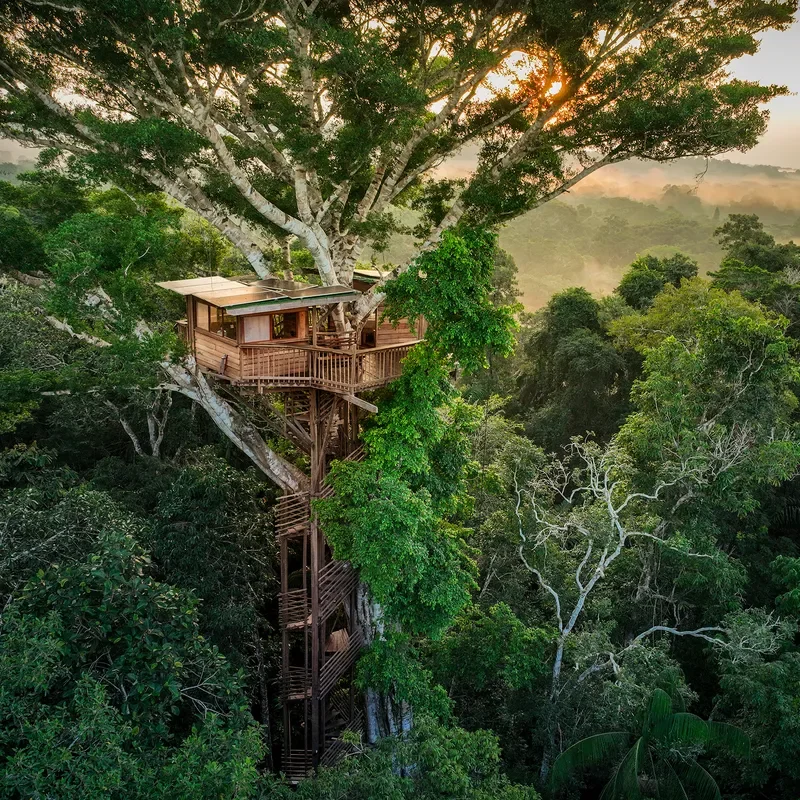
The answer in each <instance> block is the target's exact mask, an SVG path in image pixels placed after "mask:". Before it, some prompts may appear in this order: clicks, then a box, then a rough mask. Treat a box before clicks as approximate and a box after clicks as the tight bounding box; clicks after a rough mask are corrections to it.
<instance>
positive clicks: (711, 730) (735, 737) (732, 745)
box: [707, 722, 750, 758]
mask: <svg viewBox="0 0 800 800" xmlns="http://www.w3.org/2000/svg"><path fill="white" fill-rule="evenodd" d="M707 724H708V743H709V744H711V745H719V746H721V747H724V748H725V749H726V750H728V751H729V752H730V753H732V754H733V755H736V756H741V757H742V758H749V757H750V737H749V736H748V735H747V734H746V733H745V732H744V731H743V730H742V729H741V728H737V727H736V726H735V725H728V724H727V723H726V722H709V723H707Z"/></svg>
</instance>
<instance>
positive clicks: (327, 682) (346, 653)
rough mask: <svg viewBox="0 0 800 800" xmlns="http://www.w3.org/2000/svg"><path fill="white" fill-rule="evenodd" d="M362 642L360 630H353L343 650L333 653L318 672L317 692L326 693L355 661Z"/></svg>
mask: <svg viewBox="0 0 800 800" xmlns="http://www.w3.org/2000/svg"><path fill="white" fill-rule="evenodd" d="M362 643H363V640H362V637H361V631H358V630H356V631H353V633H351V634H350V639H349V641H348V643H347V648H346V649H345V650H339V651H338V652H337V653H334V654H333V655H332V656H331V657H330V658H329V659H328V660H327V661H326V662H325V663H324V664H323V665H322V669H321V670H320V673H319V692H320V694H321V695H323V696H324V695H326V694H327V693H328V692H329V691H330V690H331V689H333V687H334V686H335V685H336V682H337V681H338V680H339V678H341V677H342V675H344V674H345V672H347V670H348V669H350V667H352V666H353V664H355V663H356V659H357V658H358V654H359V653H360V652H361V645H362Z"/></svg>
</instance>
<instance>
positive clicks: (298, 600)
mask: <svg viewBox="0 0 800 800" xmlns="http://www.w3.org/2000/svg"><path fill="white" fill-rule="evenodd" d="M278 611H279V617H280V624H281V627H283V628H286V629H287V630H293V629H297V628H303V627H305V626H306V625H310V624H311V616H310V612H311V608H310V603H309V598H308V594H307V592H306V590H305V589H294V590H292V591H290V592H281V593H280V594H279V595H278Z"/></svg>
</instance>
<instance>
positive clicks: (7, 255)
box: [0, 206, 47, 272]
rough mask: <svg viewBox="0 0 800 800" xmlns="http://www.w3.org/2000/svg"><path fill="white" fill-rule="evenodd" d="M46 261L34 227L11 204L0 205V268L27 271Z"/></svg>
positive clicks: (35, 268)
mask: <svg viewBox="0 0 800 800" xmlns="http://www.w3.org/2000/svg"><path fill="white" fill-rule="evenodd" d="M46 263H47V257H46V256H45V252H44V247H43V246H42V241H41V238H40V236H39V235H38V234H37V232H36V229H35V228H34V227H33V225H31V223H30V222H28V220H27V219H25V217H24V216H22V214H20V212H19V211H18V210H17V209H16V208H13V207H12V206H0V269H3V270H4V271H8V270H20V271H22V272H29V271H31V270H41V269H42V267H44V265H45V264H46Z"/></svg>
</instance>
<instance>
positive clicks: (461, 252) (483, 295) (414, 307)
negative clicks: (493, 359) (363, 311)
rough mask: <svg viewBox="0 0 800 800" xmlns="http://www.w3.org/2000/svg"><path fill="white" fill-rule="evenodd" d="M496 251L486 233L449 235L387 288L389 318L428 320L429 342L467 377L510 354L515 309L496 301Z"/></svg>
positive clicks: (463, 231)
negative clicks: (488, 359)
mask: <svg viewBox="0 0 800 800" xmlns="http://www.w3.org/2000/svg"><path fill="white" fill-rule="evenodd" d="M496 247H497V237H496V235H495V234H493V233H491V232H489V231H486V230H483V229H472V228H465V229H460V230H458V231H447V232H446V233H445V234H444V236H443V237H442V241H441V243H440V244H439V246H438V247H437V248H436V249H435V250H431V251H429V252H426V253H423V254H422V255H420V256H419V257H418V258H417V259H416V260H415V261H414V263H413V265H412V266H411V267H410V268H409V269H408V270H407V271H406V272H404V273H403V274H401V275H400V276H398V277H397V278H396V279H395V280H393V281H391V282H390V283H388V284H387V286H386V315H387V316H388V317H389V319H392V320H395V321H396V320H400V319H402V318H403V317H407V318H408V319H409V320H412V321H413V320H416V319H417V318H418V317H420V316H424V317H425V320H426V322H427V324H428V328H427V331H426V334H425V335H426V340H427V341H428V342H429V343H430V345H431V346H432V347H433V348H435V350H436V352H437V353H438V354H439V355H440V357H447V356H453V357H454V358H455V360H456V362H457V363H458V364H459V365H460V366H461V367H462V368H463V369H465V370H466V371H468V372H470V371H474V370H476V369H478V368H479V367H484V366H486V354H487V351H493V352H495V353H497V354H498V355H500V356H507V355H509V354H510V353H511V351H512V349H513V337H512V335H511V332H512V330H513V328H514V317H513V315H514V311H515V310H516V306H515V305H500V306H498V305H495V304H494V303H493V302H492V299H491V291H492V275H493V273H494V268H495V253H496Z"/></svg>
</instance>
